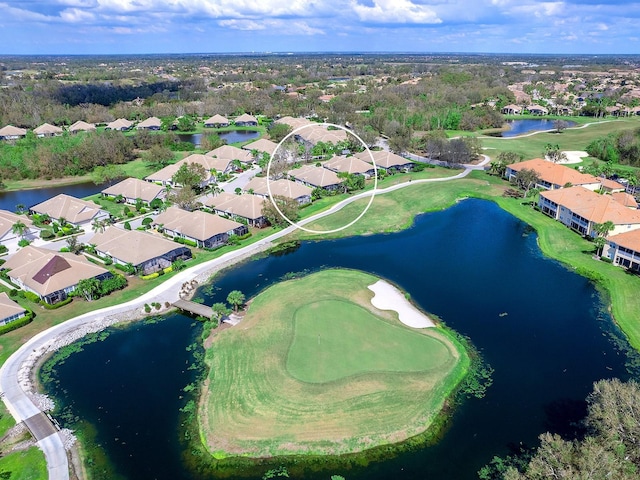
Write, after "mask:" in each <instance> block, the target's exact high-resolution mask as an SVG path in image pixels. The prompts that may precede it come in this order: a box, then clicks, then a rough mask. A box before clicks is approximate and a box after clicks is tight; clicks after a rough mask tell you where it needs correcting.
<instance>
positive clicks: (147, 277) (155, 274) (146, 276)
mask: <svg viewBox="0 0 640 480" xmlns="http://www.w3.org/2000/svg"><path fill="white" fill-rule="evenodd" d="M159 276H160V274H159V273H158V272H154V273H150V274H149V275H142V276H141V277H140V278H141V279H142V280H152V279H154V278H158V277H159Z"/></svg>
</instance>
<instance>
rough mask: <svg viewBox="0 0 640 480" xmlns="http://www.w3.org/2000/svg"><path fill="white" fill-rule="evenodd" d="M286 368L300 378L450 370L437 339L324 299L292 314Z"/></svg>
mask: <svg viewBox="0 0 640 480" xmlns="http://www.w3.org/2000/svg"><path fill="white" fill-rule="evenodd" d="M294 326H295V329H294V339H293V342H292V344H291V348H290V349H289V355H288V357H287V370H288V371H289V373H290V374H291V375H292V376H293V377H294V378H296V379H298V380H300V381H302V382H311V383H323V382H332V381H335V380H339V379H341V378H345V377H348V376H351V375H360V374H366V373H373V372H421V371H426V370H434V369H439V368H442V369H445V370H446V369H448V368H449V365H448V363H449V361H450V360H451V353H450V352H449V349H448V348H447V347H446V346H445V345H444V343H442V342H441V341H440V340H438V339H435V338H433V337H429V336H426V335H415V333H414V332H411V331H409V330H408V329H406V328H404V327H402V326H400V325H392V324H390V323H387V322H384V321H383V320H379V319H378V318H377V317H376V316H374V315H373V314H372V313H371V312H369V311H368V310H366V309H364V308H362V307H360V306H358V305H355V304H353V303H351V302H346V301H343V300H323V301H321V302H313V303H310V304H307V305H304V306H302V307H300V308H299V309H298V310H297V311H296V312H295V314H294Z"/></svg>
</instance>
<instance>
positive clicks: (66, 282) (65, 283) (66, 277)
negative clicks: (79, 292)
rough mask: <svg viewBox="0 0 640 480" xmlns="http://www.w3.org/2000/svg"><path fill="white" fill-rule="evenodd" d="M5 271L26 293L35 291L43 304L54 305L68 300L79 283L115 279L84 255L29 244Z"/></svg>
mask: <svg viewBox="0 0 640 480" xmlns="http://www.w3.org/2000/svg"><path fill="white" fill-rule="evenodd" d="M2 268H4V269H7V270H9V272H8V273H7V275H8V277H9V279H10V280H11V281H12V282H13V283H14V284H16V285H17V286H19V287H20V288H22V289H23V290H25V291H28V292H33V293H35V294H36V295H38V296H39V297H40V299H42V300H43V301H44V302H46V303H49V304H54V303H57V302H60V301H62V300H65V299H66V298H67V296H68V295H69V294H70V293H71V292H73V291H74V290H75V289H76V287H77V285H78V283H79V282H80V280H84V279H89V278H95V279H97V280H104V279H106V278H110V277H112V274H111V272H109V270H107V269H106V268H103V267H99V266H98V265H95V264H93V263H91V262H90V261H88V260H87V259H86V258H84V257H83V256H82V255H75V254H73V253H61V252H55V251H53V250H48V249H46V248H38V247H34V246H32V245H28V246H26V247H24V248H22V249H20V250H19V251H18V252H17V253H15V254H14V255H13V256H12V257H11V258H10V259H9V260H7V261H6V263H5V264H4V265H2Z"/></svg>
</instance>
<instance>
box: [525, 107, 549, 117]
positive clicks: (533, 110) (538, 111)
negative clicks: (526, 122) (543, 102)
mask: <svg viewBox="0 0 640 480" xmlns="http://www.w3.org/2000/svg"><path fill="white" fill-rule="evenodd" d="M527 110H528V111H529V113H530V114H531V115H549V110H547V109H546V108H544V107H542V106H540V105H529V106H528V107H527Z"/></svg>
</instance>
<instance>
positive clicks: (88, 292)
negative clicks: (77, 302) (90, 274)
mask: <svg viewBox="0 0 640 480" xmlns="http://www.w3.org/2000/svg"><path fill="white" fill-rule="evenodd" d="M76 291H78V292H79V293H80V294H81V295H82V296H83V297H84V299H85V300H86V301H87V302H91V301H92V300H95V299H96V298H99V297H100V282H99V281H98V280H97V279H95V278H85V279H83V280H80V281H79V282H78V285H77V286H76Z"/></svg>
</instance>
